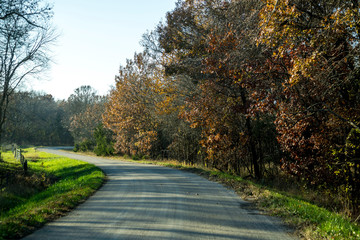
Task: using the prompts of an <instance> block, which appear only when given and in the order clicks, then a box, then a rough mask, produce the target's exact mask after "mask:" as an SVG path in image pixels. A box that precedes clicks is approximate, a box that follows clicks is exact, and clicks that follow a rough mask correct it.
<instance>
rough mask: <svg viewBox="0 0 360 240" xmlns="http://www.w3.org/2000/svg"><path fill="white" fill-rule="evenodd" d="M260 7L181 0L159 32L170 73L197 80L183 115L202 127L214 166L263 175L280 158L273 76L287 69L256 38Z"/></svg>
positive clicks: (209, 160) (254, 3)
mask: <svg viewBox="0 0 360 240" xmlns="http://www.w3.org/2000/svg"><path fill="white" fill-rule="evenodd" d="M260 6H261V2H260V1H234V2H228V1H221V0H219V1H179V2H178V4H177V7H176V8H175V10H174V11H172V12H170V13H168V15H167V23H166V24H162V25H159V27H158V29H157V31H158V34H159V38H158V39H159V43H160V46H161V47H162V49H163V59H164V62H163V64H164V67H165V73H166V74H167V75H168V76H173V78H174V79H178V80H177V81H178V82H182V81H183V80H184V79H191V82H192V84H193V87H192V88H189V89H191V90H190V91H188V92H187V94H185V95H186V96H187V97H186V99H184V102H183V111H182V113H181V114H180V116H181V117H182V118H183V119H184V120H186V121H188V122H189V123H190V124H191V126H192V127H193V128H197V129H200V130H201V135H202V139H201V141H200V144H201V146H202V147H203V151H204V152H205V154H206V155H207V163H208V164H210V165H212V166H213V167H217V168H219V169H222V170H230V171H234V172H236V173H240V172H241V171H242V170H244V169H247V170H248V172H250V174H254V175H255V177H256V178H261V176H262V173H263V171H264V163H265V161H264V159H265V158H267V159H271V158H273V161H272V162H276V160H277V159H279V155H280V151H279V147H278V144H277V142H276V139H275V135H276V134H275V128H274V125H273V123H272V119H273V118H272V116H273V112H269V109H270V108H271V107H270V105H271V104H272V103H273V102H274V101H275V100H274V96H275V95H276V94H275V91H274V89H275V87H273V86H272V82H271V81H270V79H272V78H273V77H275V75H277V76H280V77H281V75H282V74H283V72H284V71H283V69H281V68H280V67H279V66H278V65H279V63H277V62H275V63H274V62H273V61H272V59H271V57H272V55H271V54H269V51H267V49H266V48H265V47H263V46H262V45H261V46H259V45H258V44H257V42H256V41H255V40H256V37H257V31H256V29H257V26H258V25H257V24H258V22H259V18H258V13H259V10H260ZM184 76H185V77H184ZM173 81H176V80H173ZM177 85H178V86H179V85H181V84H179V83H178V84H177ZM187 85H190V86H191V84H187ZM258 108H262V111H258V110H256V111H255V109H258ZM259 126H263V127H264V128H263V129H262V131H263V132H261V130H259V129H257V127H259ZM264 136H267V137H264ZM266 156H267V157H266ZM269 156H271V157H269Z"/></svg>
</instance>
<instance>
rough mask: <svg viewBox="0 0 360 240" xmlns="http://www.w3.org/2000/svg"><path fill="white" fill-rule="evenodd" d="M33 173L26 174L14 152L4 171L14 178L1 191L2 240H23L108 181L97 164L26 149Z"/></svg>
mask: <svg viewBox="0 0 360 240" xmlns="http://www.w3.org/2000/svg"><path fill="white" fill-rule="evenodd" d="M24 155H25V158H26V159H28V160H29V162H28V166H29V169H30V171H29V172H28V173H27V174H26V175H25V174H24V173H22V172H21V169H20V168H19V166H20V163H18V162H17V161H16V160H15V159H13V157H12V156H11V153H10V152H6V153H3V154H2V157H3V158H4V162H2V163H0V169H2V170H4V169H5V170H6V171H8V172H9V171H10V172H11V173H12V174H11V175H12V176H11V177H10V180H9V181H8V184H7V185H6V186H5V187H2V189H1V192H0V203H1V208H2V209H1V215H0V239H9V238H10V239H13V238H21V237H23V236H25V235H27V234H29V233H31V232H32V231H34V230H35V229H37V228H39V227H41V226H43V225H44V224H45V223H46V222H48V221H51V220H53V219H55V218H57V217H59V216H62V215H65V214H66V213H67V212H68V211H70V210H71V209H73V208H74V207H76V206H77V205H78V204H79V203H81V202H83V201H84V200H85V199H87V198H88V197H89V196H90V195H91V194H93V193H94V191H95V190H96V189H98V188H99V187H100V186H101V185H102V183H103V182H104V179H105V176H104V174H103V172H102V171H101V170H100V169H99V168H97V167H95V166H94V165H91V164H88V163H84V162H81V161H78V160H73V159H69V158H65V157H60V156H57V155H53V154H49V153H44V152H36V151H35V150H34V149H26V151H25V153H24ZM3 185H4V184H3Z"/></svg>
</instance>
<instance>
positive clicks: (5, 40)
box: [0, 0, 56, 139]
mask: <svg viewBox="0 0 360 240" xmlns="http://www.w3.org/2000/svg"><path fill="white" fill-rule="evenodd" d="M51 17H52V12H51V7H50V6H49V5H47V4H43V2H42V1H41V0H1V1H0V139H1V136H2V134H1V133H2V127H3V124H4V122H5V119H6V112H7V108H8V104H9V101H10V96H11V95H12V94H13V93H14V91H15V89H16V87H17V86H18V85H19V84H20V83H21V82H22V81H23V80H24V79H25V78H27V77H30V76H34V75H37V74H39V73H41V72H42V71H43V70H44V69H45V68H46V67H47V64H48V62H49V52H48V48H49V46H50V45H51V44H52V43H53V42H54V40H55V39H56V35H55V34H54V30H53V28H52V27H51V26H50V24H49V20H50V19H51Z"/></svg>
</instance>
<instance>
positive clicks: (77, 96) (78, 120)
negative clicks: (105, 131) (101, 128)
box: [62, 85, 107, 143]
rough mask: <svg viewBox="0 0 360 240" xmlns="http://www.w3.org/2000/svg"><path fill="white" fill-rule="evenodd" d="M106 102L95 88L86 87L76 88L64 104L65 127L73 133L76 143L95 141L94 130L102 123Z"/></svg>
mask: <svg viewBox="0 0 360 240" xmlns="http://www.w3.org/2000/svg"><path fill="white" fill-rule="evenodd" d="M106 102H107V98H106V97H102V96H99V95H97V93H96V90H95V89H94V88H92V87H91V86H89V85H84V86H81V87H79V88H76V89H75V90H74V93H73V94H71V95H70V97H69V98H68V99H67V101H66V102H63V103H62V107H63V109H64V111H65V115H64V118H63V125H64V127H65V128H67V129H68V130H69V131H70V132H71V135H72V136H73V138H74V141H75V143H81V142H83V141H86V140H88V141H91V142H93V140H95V139H94V136H93V134H94V130H95V128H96V127H97V126H98V125H99V124H100V123H101V115H102V113H103V112H104V109H105V107H104V104H105V103H106Z"/></svg>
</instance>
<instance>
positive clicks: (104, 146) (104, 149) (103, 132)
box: [94, 124, 114, 156]
mask: <svg viewBox="0 0 360 240" xmlns="http://www.w3.org/2000/svg"><path fill="white" fill-rule="evenodd" d="M112 135H113V133H112V132H111V131H110V130H108V129H106V128H104V126H103V125H102V124H100V125H98V126H97V127H96V128H95V132H94V137H95V142H96V147H95V149H94V152H95V154H96V155H97V156H110V155H113V154H114V147H113V145H114V143H113V141H112Z"/></svg>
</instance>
